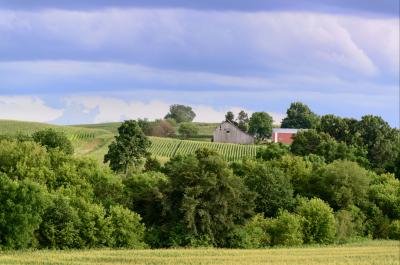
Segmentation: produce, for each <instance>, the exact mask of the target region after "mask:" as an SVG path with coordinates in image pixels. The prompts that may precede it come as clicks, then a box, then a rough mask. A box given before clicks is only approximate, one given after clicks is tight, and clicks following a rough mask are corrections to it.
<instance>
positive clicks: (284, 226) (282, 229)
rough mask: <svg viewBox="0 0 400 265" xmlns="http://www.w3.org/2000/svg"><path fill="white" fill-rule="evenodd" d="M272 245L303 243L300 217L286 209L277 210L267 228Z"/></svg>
mask: <svg viewBox="0 0 400 265" xmlns="http://www.w3.org/2000/svg"><path fill="white" fill-rule="evenodd" d="M268 233H269V234H270V235H271V244H272V245H283V246H295V245H301V244H302V243H303V232H302V218H301V217H300V216H299V215H297V214H292V213H289V212H288V211H279V213H278V216H277V217H276V218H275V219H273V221H272V222H271V226H270V228H269V229H268Z"/></svg>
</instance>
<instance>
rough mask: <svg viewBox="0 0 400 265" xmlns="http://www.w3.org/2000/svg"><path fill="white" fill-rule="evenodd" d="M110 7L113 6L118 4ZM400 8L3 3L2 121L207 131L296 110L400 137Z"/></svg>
mask: <svg viewBox="0 0 400 265" xmlns="http://www.w3.org/2000/svg"><path fill="white" fill-rule="evenodd" d="M111 2H112V4H110V3H111ZM398 13H399V1H398V0H394V1H393V0H391V1H390V0H383V1H382V0H380V1H378V0H377V1H361V0H359V1H357V0H348V1H344V0H327V1H311V0H299V1H290V0H281V1H275V0H272V1H264V0H246V1H243V0H240V1H239V0H219V1H215V0H213V1H211V0H201V1H200V0H198V1H188V0H174V1H172V0H171V1H161V0H138V1H127V0H116V1H105V0H98V1H94V0H86V1H72V0H70V1H65V0H62V1H50V0H37V1H23V0H10V1H6V0H0V119H18V120H32V121H41V122H50V123H59V124H77V123H93V122H107V121H117V120H123V119H130V118H133V119H135V118H145V117H147V118H149V119H156V118H161V117H162V116H164V115H165V113H166V112H167V111H168V106H169V105H170V104H173V103H181V104H189V105H191V106H193V108H194V110H195V112H196V113H197V117H196V120H197V121H213V122H216V121H220V120H222V119H223V115H224V113H225V112H226V111H228V110H233V111H234V112H238V111H239V110H240V109H245V110H247V111H248V112H253V111H267V112H269V113H271V115H272V116H273V117H274V119H275V121H276V122H279V120H280V119H282V117H284V115H285V111H286V109H287V108H288V106H289V104H290V102H293V101H302V102H304V103H306V104H308V105H309V106H310V107H311V108H312V109H313V110H314V111H315V112H316V113H318V114H320V115H323V114H327V113H333V114H336V115H340V116H345V117H355V118H360V117H361V116H362V115H365V114H375V115H380V116H382V117H383V118H384V119H385V120H387V121H388V122H389V123H390V124H391V125H392V126H397V127H398V126H399V125H398V124H399V38H400V37H399V15H398Z"/></svg>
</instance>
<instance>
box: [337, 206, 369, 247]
mask: <svg viewBox="0 0 400 265" xmlns="http://www.w3.org/2000/svg"><path fill="white" fill-rule="evenodd" d="M365 219H366V216H365V214H364V213H363V212H362V211H361V209H360V208H358V207H356V206H353V205H352V206H350V207H349V208H348V209H342V210H339V211H337V212H336V213H335V220H336V239H337V240H338V241H339V242H346V241H348V240H349V239H352V238H356V237H361V236H363V235H364V233H365V224H364V222H365Z"/></svg>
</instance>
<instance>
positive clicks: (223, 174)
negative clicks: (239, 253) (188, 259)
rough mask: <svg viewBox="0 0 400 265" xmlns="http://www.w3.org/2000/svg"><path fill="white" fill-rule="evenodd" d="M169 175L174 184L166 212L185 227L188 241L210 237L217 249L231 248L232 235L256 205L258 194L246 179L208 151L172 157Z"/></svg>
mask: <svg viewBox="0 0 400 265" xmlns="http://www.w3.org/2000/svg"><path fill="white" fill-rule="evenodd" d="M165 172H166V174H167V176H168V177H169V178H170V183H169V186H168V189H167V191H166V196H165V198H166V203H165V206H166V208H165V210H164V211H165V212H166V213H167V214H168V218H167V220H168V221H169V222H171V221H172V224H171V225H173V226H175V227H176V226H178V227H184V228H185V230H186V233H184V234H185V238H187V237H188V236H190V237H192V238H193V239H204V238H206V239H207V240H208V241H209V243H212V244H213V245H214V246H219V247H224V246H229V243H230V240H229V235H230V234H231V233H232V232H233V231H234V229H235V228H236V225H238V224H243V223H244V222H245V220H246V219H247V218H249V217H250V216H251V215H252V208H253V206H254V204H253V200H254V194H253V193H252V192H250V191H249V190H248V189H247V188H246V186H245V185H244V183H243V180H242V179H241V178H239V177H237V176H235V175H233V173H232V171H231V170H230V169H229V167H228V164H227V163H226V162H225V161H224V160H223V159H222V157H221V156H219V155H218V154H217V153H215V152H214V151H211V150H208V149H199V150H197V151H196V155H195V156H194V155H187V156H184V157H182V156H177V157H174V158H172V159H171V161H169V162H168V163H167V164H166V165H165ZM188 243H190V242H188ZM184 244H185V242H183V245H184Z"/></svg>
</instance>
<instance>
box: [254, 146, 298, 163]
mask: <svg viewBox="0 0 400 265" xmlns="http://www.w3.org/2000/svg"><path fill="white" fill-rule="evenodd" d="M289 151H290V148H289V146H288V145H285V144H282V143H268V144H267V145H266V146H265V147H262V148H259V149H258V150H257V155H256V158H261V159H262V160H264V161H269V160H273V159H279V158H281V157H282V156H284V155H286V154H289Z"/></svg>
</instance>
